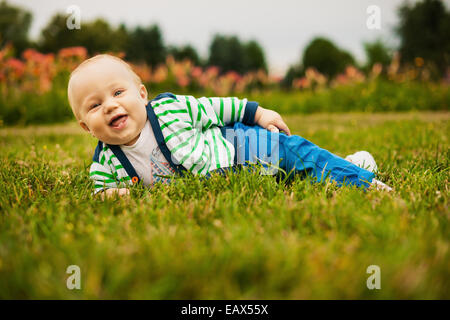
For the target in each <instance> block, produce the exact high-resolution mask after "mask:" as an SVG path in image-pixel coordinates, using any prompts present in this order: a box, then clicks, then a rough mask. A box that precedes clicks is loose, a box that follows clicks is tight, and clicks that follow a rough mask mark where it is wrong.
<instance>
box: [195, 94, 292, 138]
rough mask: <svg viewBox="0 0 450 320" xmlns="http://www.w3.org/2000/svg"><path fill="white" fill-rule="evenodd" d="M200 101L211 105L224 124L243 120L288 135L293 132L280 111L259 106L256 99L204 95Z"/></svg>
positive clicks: (245, 122)
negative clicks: (208, 96) (207, 96)
mask: <svg viewBox="0 0 450 320" xmlns="http://www.w3.org/2000/svg"><path fill="white" fill-rule="evenodd" d="M198 101H199V102H200V103H201V104H202V105H209V106H211V107H212V108H213V110H214V112H215V113H216V114H217V116H218V118H219V119H220V121H221V122H222V124H223V125H227V124H229V123H232V122H243V123H244V124H248V125H253V124H258V125H259V126H261V127H263V128H264V129H267V130H269V131H272V132H279V130H282V131H284V132H285V133H286V134H287V135H290V134H291V133H290V130H289V128H288V126H287V125H286V123H284V121H283V119H282V118H281V116H280V114H279V113H278V112H275V111H272V110H269V109H265V108H263V107H261V106H258V103H256V102H254V101H248V100H247V99H242V100H241V99H238V98H235V97H226V98H225V97H224V98H206V97H202V98H199V99H198ZM206 109H208V108H206ZM250 117H251V119H250Z"/></svg>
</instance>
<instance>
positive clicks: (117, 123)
mask: <svg viewBox="0 0 450 320" xmlns="http://www.w3.org/2000/svg"><path fill="white" fill-rule="evenodd" d="M125 117H126V116H120V117H118V118H117V119H116V120H114V121H113V122H112V123H111V124H112V125H113V126H114V127H117V126H118V125H119V124H120V123H121V122H122V121H125Z"/></svg>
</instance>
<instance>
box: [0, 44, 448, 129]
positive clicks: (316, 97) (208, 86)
mask: <svg viewBox="0 0 450 320" xmlns="http://www.w3.org/2000/svg"><path fill="white" fill-rule="evenodd" d="M12 52H13V50H12V47H11V45H6V46H5V47H3V48H1V49H0V124H2V123H6V124H14V123H19V124H27V123H49V122H57V121H64V120H68V119H72V113H71V110H70V108H69V106H68V102H67V93H66V87H67V81H68V77H69V75H70V72H71V71H72V70H73V69H75V68H76V66H77V65H78V64H79V63H81V62H82V61H83V60H85V59H86V58H88V54H87V50H86V49H85V48H83V47H72V48H64V49H61V50H60V51H59V52H58V53H57V54H53V53H49V54H43V53H40V52H38V51H36V50H34V49H27V50H25V51H24V52H23V54H22V57H21V59H18V58H15V57H13V56H12ZM111 54H114V55H116V56H118V57H120V58H124V53H121V52H119V53H111ZM130 64H131V65H132V67H133V69H134V70H135V71H136V73H137V74H138V75H139V76H140V77H141V79H142V81H143V82H144V83H145V84H146V85H147V88H148V89H149V91H150V93H151V95H152V93H159V92H164V91H172V92H176V93H189V94H194V95H195V94H201V95H209V96H212V95H215V96H227V95H232V94H235V95H241V96H242V95H244V94H245V96H247V97H249V96H251V98H252V100H256V101H259V102H260V103H261V104H262V105H267V106H271V107H273V108H278V110H279V111H282V112H299V111H300V112H313V111H346V110H372V111H373V110H380V111H382V110H409V109H448V102H442V101H450V99H447V98H448V95H449V94H448V83H447V82H446V83H444V85H439V84H432V83H429V82H427V81H428V79H429V71H428V69H427V66H426V62H425V61H424V60H423V59H422V58H420V57H418V58H417V59H416V60H415V64H414V65H413V66H406V67H403V68H402V67H401V66H400V60H399V56H398V54H397V55H394V58H393V60H392V62H391V64H390V65H389V66H388V67H387V68H386V69H385V70H383V67H382V66H381V65H380V64H375V65H374V66H373V68H372V70H371V71H370V72H369V74H368V75H367V76H366V75H364V74H363V73H362V72H361V71H360V70H358V69H357V68H356V67H354V66H348V67H347V68H346V69H345V72H344V73H342V74H339V75H337V76H336V77H335V78H334V79H328V78H327V77H326V76H325V75H323V74H321V73H320V72H318V71H317V70H315V69H314V68H308V69H307V70H306V71H305V76H303V77H301V78H297V79H294V80H293V82H292V88H291V89H292V90H291V92H290V93H288V92H284V91H280V84H281V80H282V79H281V78H277V77H273V76H271V75H268V74H267V73H265V72H264V71H262V70H260V71H257V72H250V73H247V74H244V75H241V74H238V73H236V72H234V71H230V72H227V73H225V74H221V73H220V70H219V68H218V67H215V66H209V67H206V68H202V67H199V66H196V65H193V64H192V62H190V61H188V60H185V61H176V60H175V59H174V58H173V57H171V56H169V57H167V59H166V61H165V63H164V64H161V65H158V66H156V67H155V68H153V69H152V68H151V67H150V66H148V65H146V64H132V63H130ZM413 80H420V81H421V82H422V85H421V84H420V83H415V84H414V83H413V82H414V81H413ZM447 81H448V80H447ZM388 82H389V83H388ZM424 82H425V83H426V84H427V85H426V86H425V87H424V86H423V83H424ZM402 84H404V85H402ZM399 85H400V86H399ZM327 88H331V89H327ZM400 88H402V90H408V92H409V91H411V92H409V93H407V94H404V93H402V92H403V91H401V92H400V94H397V93H398V92H397V90H399V89H400ZM324 89H327V90H324ZM367 92H369V95H368V96H367ZM418 92H420V95H419V96H418V97H417V99H414V100H411V101H410V99H409V98H411V97H415V96H417V93H418ZM430 92H431V93H430ZM398 95H400V96H401V98H400V100H399V99H398V98H397V96H398ZM275 97H276V99H275ZM423 97H426V98H425V99H423ZM395 99H397V100H395ZM441 99H442V101H441ZM445 99H447V100H445ZM406 100H408V103H405V101H406ZM361 101H363V104H362V103H361ZM419 101H421V103H423V104H422V105H418V103H419ZM263 103H264V104H263ZM432 103H434V104H432Z"/></svg>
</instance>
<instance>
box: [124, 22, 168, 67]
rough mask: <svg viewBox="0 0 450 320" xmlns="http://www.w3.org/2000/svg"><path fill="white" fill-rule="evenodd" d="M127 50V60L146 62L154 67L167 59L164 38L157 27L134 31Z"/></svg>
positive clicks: (139, 28) (138, 28) (140, 28)
mask: <svg viewBox="0 0 450 320" xmlns="http://www.w3.org/2000/svg"><path fill="white" fill-rule="evenodd" d="M125 48H126V50H125V52H126V56H127V59H129V60H131V61H136V62H146V63H147V64H148V65H150V66H153V67H154V66H156V65H158V64H159V63H162V62H163V61H164V59H165V57H166V53H165V50H166V49H165V47H164V42H163V37H162V34H161V31H160V30H159V27H158V26H157V25H152V26H148V27H146V28H142V27H137V28H136V29H134V30H133V31H132V32H131V33H130V35H129V41H128V43H127V45H126V47H125Z"/></svg>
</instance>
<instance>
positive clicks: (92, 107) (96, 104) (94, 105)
mask: <svg viewBox="0 0 450 320" xmlns="http://www.w3.org/2000/svg"><path fill="white" fill-rule="evenodd" d="M97 106H99V104H98V103H95V104H93V105H92V106H91V109H94V108H95V107H97Z"/></svg>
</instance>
